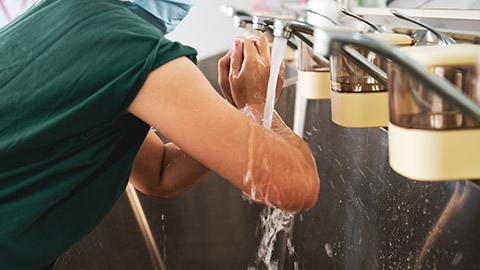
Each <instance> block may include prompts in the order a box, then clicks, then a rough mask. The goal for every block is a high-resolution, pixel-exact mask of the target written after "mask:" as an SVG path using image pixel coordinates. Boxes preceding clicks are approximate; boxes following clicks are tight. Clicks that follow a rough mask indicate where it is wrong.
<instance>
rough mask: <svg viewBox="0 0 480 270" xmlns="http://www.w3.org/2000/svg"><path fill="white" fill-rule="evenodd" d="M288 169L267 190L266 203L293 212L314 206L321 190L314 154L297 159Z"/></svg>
mask: <svg viewBox="0 0 480 270" xmlns="http://www.w3.org/2000/svg"><path fill="white" fill-rule="evenodd" d="M286 171H287V173H283V174H282V175H277V176H276V177H277V179H281V180H280V181H277V182H276V183H275V184H272V185H270V186H271V188H269V189H268V190H266V196H265V197H266V200H265V201H266V203H267V204H269V205H272V206H274V207H276V208H280V209H282V210H285V211H289V212H293V213H296V212H299V211H301V210H307V209H310V208H312V207H313V206H314V205H315V204H316V202H317V199H318V194H319V190H320V179H319V177H318V173H317V167H316V164H315V160H314V159H313V156H311V155H308V156H305V158H302V159H297V162H295V163H293V164H291V166H290V168H288V169H287V170H286ZM272 180H273V179H272Z"/></svg>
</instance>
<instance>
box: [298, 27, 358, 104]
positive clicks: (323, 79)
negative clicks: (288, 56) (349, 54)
mask: <svg viewBox="0 0 480 270" xmlns="http://www.w3.org/2000/svg"><path fill="white" fill-rule="evenodd" d="M323 28H324V29H328V30H335V31H348V32H360V30H357V29H355V28H351V27H345V26H331V27H323ZM298 44H299V45H298V49H299V53H298V56H299V59H298V82H297V89H298V91H299V93H300V95H301V96H302V97H304V98H306V99H330V89H331V84H330V78H331V76H330V62H329V59H327V58H324V57H323V56H319V55H316V54H315V53H314V52H313V48H312V46H311V45H309V44H306V43H305V42H298Z"/></svg>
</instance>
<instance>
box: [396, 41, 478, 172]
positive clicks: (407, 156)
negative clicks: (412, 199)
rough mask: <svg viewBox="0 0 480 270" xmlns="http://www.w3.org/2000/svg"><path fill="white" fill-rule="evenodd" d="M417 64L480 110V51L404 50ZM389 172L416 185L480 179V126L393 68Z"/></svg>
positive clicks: (465, 48) (475, 48) (460, 46)
mask: <svg viewBox="0 0 480 270" xmlns="http://www.w3.org/2000/svg"><path fill="white" fill-rule="evenodd" d="M403 50H404V52H405V53H406V54H407V55H408V56H409V57H410V58H411V59H412V60H413V61H416V62H418V63H420V64H422V65H423V66H425V67H426V69H427V70H428V72H430V73H432V74H435V75H438V76H440V77H442V78H444V79H446V80H448V81H450V82H451V83H452V84H453V85H455V86H456V87H457V88H458V91H459V92H463V94H465V95H467V96H468V97H469V98H470V99H471V100H473V101H474V102H476V103H477V104H479V106H480V46H479V45H472V44H452V45H450V46H440V45H437V46H418V47H409V48H404V49H403ZM388 77H389V92H390V122H389V125H388V138H389V156H390V166H391V167H392V168H393V169H394V170H395V171H396V172H397V173H399V174H401V175H403V176H405V177H407V178H410V179H414V180H424V181H438V180H458V179H480V124H479V123H478V122H475V121H473V120H472V119H471V118H469V117H468V116H467V115H465V114H464V113H462V112H461V111H460V110H459V109H458V108H456V107H455V106H453V105H452V104H451V103H449V101H448V100H447V99H445V98H443V97H441V96H439V95H438V94H436V93H435V92H433V91H432V90H431V89H429V88H427V87H426V86H424V85H422V83H421V82H419V81H418V80H416V78H415V74H409V73H408V72H407V71H405V70H402V69H401V68H400V67H399V66H397V65H395V64H393V63H391V64H390V66H389V71H388Z"/></svg>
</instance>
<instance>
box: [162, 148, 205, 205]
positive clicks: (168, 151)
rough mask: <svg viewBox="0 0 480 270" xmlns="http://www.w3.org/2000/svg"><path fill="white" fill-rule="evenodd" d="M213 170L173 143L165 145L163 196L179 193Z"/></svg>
mask: <svg viewBox="0 0 480 270" xmlns="http://www.w3.org/2000/svg"><path fill="white" fill-rule="evenodd" d="M210 173H211V171H210V170H209V169H208V168H207V167H205V166H203V165H202V164H201V163H200V162H198V161H197V160H195V159H194V158H192V157H191V156H189V155H188V154H186V153H185V152H183V151H182V150H181V149H180V148H179V147H178V146H176V145H175V144H173V143H168V144H166V145H165V152H164V156H163V162H162V166H161V171H160V177H161V178H160V182H159V189H160V190H161V191H162V192H161V196H159V197H162V198H169V197H173V196H175V195H178V194H180V193H182V192H184V191H186V190H188V189H190V188H192V187H193V186H195V185H196V184H198V183H199V182H200V181H202V180H203V179H204V178H205V177H207V176H208V175H209V174H210Z"/></svg>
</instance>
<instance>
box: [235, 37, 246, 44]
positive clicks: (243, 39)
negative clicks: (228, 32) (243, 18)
mask: <svg viewBox="0 0 480 270" xmlns="http://www.w3.org/2000/svg"><path fill="white" fill-rule="evenodd" d="M234 40H239V41H240V42H241V43H243V42H245V40H247V38H246V37H243V36H236V37H235V38H234Z"/></svg>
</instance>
